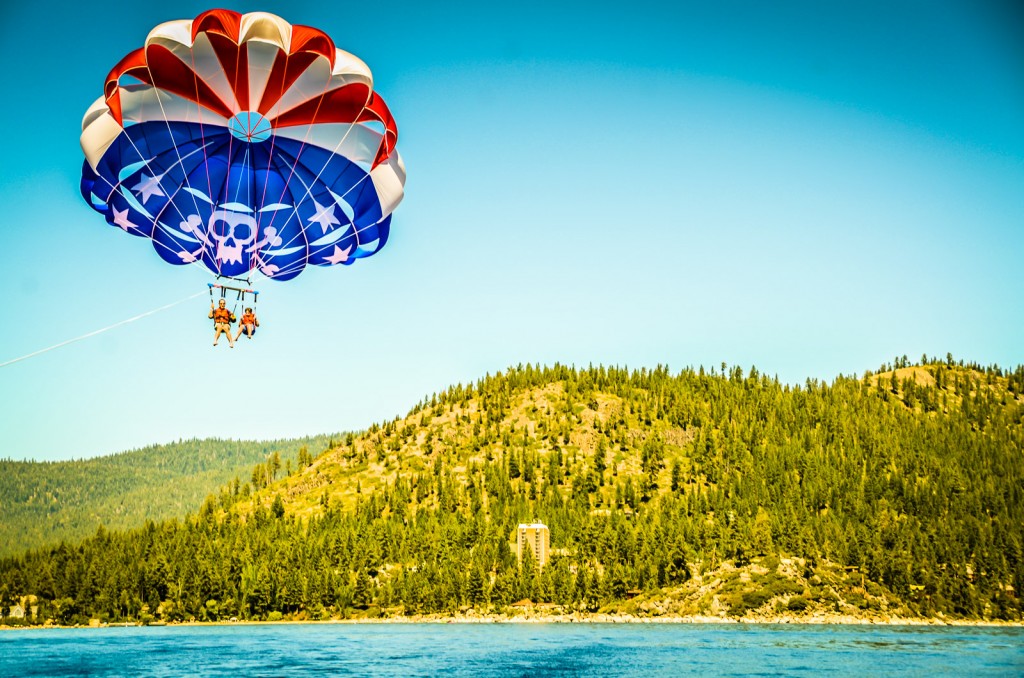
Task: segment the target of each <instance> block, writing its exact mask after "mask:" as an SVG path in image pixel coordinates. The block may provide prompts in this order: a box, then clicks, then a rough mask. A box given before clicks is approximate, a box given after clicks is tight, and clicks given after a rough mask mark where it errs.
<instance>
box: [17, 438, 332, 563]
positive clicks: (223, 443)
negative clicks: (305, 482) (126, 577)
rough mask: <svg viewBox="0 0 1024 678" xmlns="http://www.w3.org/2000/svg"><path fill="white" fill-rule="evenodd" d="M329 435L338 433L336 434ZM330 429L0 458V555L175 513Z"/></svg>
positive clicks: (318, 442)
mask: <svg viewBox="0 0 1024 678" xmlns="http://www.w3.org/2000/svg"><path fill="white" fill-rule="evenodd" d="M336 437H340V436H337V435H336ZM329 442H330V436H326V435H322V436H313V437H308V438H299V439H295V440H274V441H243V440H222V439H218V438H208V439H204V440H197V439H193V440H182V441H179V442H176V443H169V444H166V445H152V446H149V447H145V448H142V449H138V450H131V451H127V452H120V453H118V454H112V455H109V456H102V457H95V458H92V459H82V460H76V461H54V462H37V461H12V460H10V459H5V460H0V556H3V555H10V554H13V553H18V552H21V551H24V550H26V549H28V548H37V547H39V546H43V545H46V544H56V543H58V542H60V541H71V540H77V539H81V538H82V537H86V536H88V535H90V534H93V533H94V532H96V529H97V527H99V526H100V525H103V526H104V527H105V528H107V529H125V528H130V527H137V526H139V525H141V524H142V523H143V522H145V521H146V520H165V519H168V518H174V517H182V516H184V515H185V514H186V513H187V512H189V511H193V512H194V511H197V510H199V507H200V505H201V504H202V502H203V499H204V498H205V497H206V496H207V495H208V494H210V493H211V492H215V491H216V490H217V489H218V488H220V487H222V486H223V485H226V484H227V483H230V482H232V481H233V480H234V479H235V478H236V477H237V478H239V479H240V480H241V481H248V480H249V472H250V470H251V469H252V466H253V464H256V463H258V462H262V461H265V460H266V459H267V457H268V456H270V455H271V454H273V453H274V452H278V454H279V456H280V457H281V459H282V462H281V463H282V464H285V463H287V462H288V461H292V462H293V461H294V459H295V458H296V457H297V455H298V451H299V449H300V448H302V447H307V448H312V449H320V448H323V447H326V446H327V445H328V444H329Z"/></svg>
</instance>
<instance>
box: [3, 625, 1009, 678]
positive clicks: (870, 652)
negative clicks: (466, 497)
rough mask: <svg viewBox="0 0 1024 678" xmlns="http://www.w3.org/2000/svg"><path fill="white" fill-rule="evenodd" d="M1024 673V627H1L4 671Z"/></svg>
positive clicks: (56, 673)
mask: <svg viewBox="0 0 1024 678" xmlns="http://www.w3.org/2000/svg"><path fill="white" fill-rule="evenodd" d="M440 673H444V674H448V675H455V676H458V675H464V676H534V675H542V674H543V675H549V674H555V675H562V676H584V675H595V676H597V675H599V676H627V675H628V676H647V675H680V674H698V675H702V676H758V675H761V676H775V675H798V674H802V675H820V674H828V675H837V676H905V675H913V676H935V675H956V676H1021V675H1024V629H1022V628H996V627H964V626H957V627H933V626H928V627H921V626H897V627H892V626H813V625H812V626H792V625H780V626H774V625H745V624H723V625H717V624H693V625H691V624H682V625H680V624H629V625H616V624H372V625H371V624H358V625H357V624H316V625H309V624H307V625H291V624H272V625H254V626H250V625H239V626H204V627H197V626H179V627H159V628H154V627H150V628H141V627H136V628H103V629H36V630H13V631H3V632H0V676H233V677H235V678H238V677H241V676H292V675H309V674H325V675H348V674H357V675H371V676H372V675H402V676H428V675H431V676H432V675H438V674H440Z"/></svg>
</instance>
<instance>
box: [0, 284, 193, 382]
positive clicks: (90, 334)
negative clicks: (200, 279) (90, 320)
mask: <svg viewBox="0 0 1024 678" xmlns="http://www.w3.org/2000/svg"><path fill="white" fill-rule="evenodd" d="M201 294H202V292H196V293H195V294H190V295H189V296H187V297H185V298H184V299H178V300H177V301H172V302H171V303H169V304H164V305H163V306H158V307H157V308H154V309H152V310H150V311H146V312H145V313H140V314H138V315H135V316H132V317H131V318H126V319H125V320H122V321H120V322H116V323H114V324H113V325H107V326H106V327H101V328H100V329H98V330H93V331H92V332H87V333H86V334H83V335H82V336H80V337H75V338H74V339H68V340H67V341H62V342H60V343H59V344H54V345H53V346H47V347H46V348H42V349H39V350H38V351H33V352H32V353H28V354H26V355H23V356H21V357H20V358H14V359H12V360H8V361H7V362H3V363H0V367H7V366H8V365H13V364H14V363H17V362H21V361H22V360H28V359H29V358H34V357H36V356H37V355H41V354H43V353H47V352H49V351H52V350H54V349H58V348H61V347H62V346H67V345H68V344H73V343H75V342H76V341H81V340H83V339H88V338H89V337H95V336H96V335H97V334H103V333H104V332H107V331H109V330H112V329H114V328H115V327H120V326H121V325H127V324H128V323H133V322H135V321H136V320H141V319H142V318H145V317H147V316H151V315H153V314H154V313H159V312H160V311H166V310H167V309H169V308H171V307H173V306H177V305H178V304H183V303H185V302H186V301H190V300H192V299H195V298H196V297H198V296H199V295H201Z"/></svg>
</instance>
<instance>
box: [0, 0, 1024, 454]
mask: <svg viewBox="0 0 1024 678" xmlns="http://www.w3.org/2000/svg"><path fill="white" fill-rule="evenodd" d="M672 4H673V3H664V2H633V3H614V4H603V3H600V2H597V3H595V2H587V3H582V2H580V3H557V4H556V5H555V6H554V7H551V6H549V5H548V3H541V2H537V3H526V4H522V3H516V4H515V6H514V8H513V6H507V7H501V6H489V5H488V4H487V3H477V2H467V3H445V4H440V3H439V4H437V5H431V4H429V3H419V2H416V3H402V2H395V3H389V4H387V5H382V4H380V3H321V2H303V1H302V0H292V1H290V2H265V3H260V4H255V3H225V4H224V5H223V6H225V7H228V8H231V9H235V10H239V11H255V10H265V11H270V12H273V13H276V14H278V15H280V16H282V17H283V18H285V19H286V20H288V21H290V22H292V23H304V24H308V25H312V26H316V27H318V28H321V29H323V30H325V31H326V32H327V33H329V34H330V35H331V36H332V37H333V38H334V40H335V42H336V43H337V44H338V46H339V47H341V48H343V49H347V50H349V51H351V52H353V53H355V54H357V55H358V56H360V57H361V58H362V59H364V60H365V61H366V62H367V64H368V65H369V66H370V68H371V69H372V70H373V73H374V77H375V83H376V88H377V90H378V91H379V92H380V93H381V94H382V95H383V96H384V98H385V100H386V101H387V102H388V104H389V106H390V107H391V109H392V112H393V113H394V115H395V117H396V119H397V122H398V128H399V149H400V151H401V153H402V156H403V158H404V160H405V163H406V167H407V170H408V181H407V183H406V197H405V201H404V202H403V203H402V205H401V206H400V207H399V208H398V210H397V211H396V212H395V216H394V221H393V229H392V238H391V240H390V242H389V243H388V245H387V247H386V248H385V250H384V251H383V252H381V253H380V254H379V255H377V256H374V257H372V258H370V259H367V260H364V261H360V262H357V264H356V265H354V266H351V267H345V268H342V269H316V270H309V271H307V272H305V273H304V274H303V275H301V276H300V277H299V278H297V279H296V280H294V281H291V282H288V283H274V282H265V283H263V285H262V286H261V292H262V294H261V301H260V304H259V306H258V311H259V315H260V316H261V319H262V321H263V328H262V330H261V333H260V335H259V336H258V338H257V339H256V340H253V341H252V342H246V343H245V344H243V345H241V346H239V347H238V348H236V349H234V350H233V351H229V350H228V349H227V348H226V347H224V346H221V347H218V348H217V349H214V348H213V347H211V346H210V340H211V335H212V331H211V329H210V326H209V321H207V320H206V317H205V315H206V310H207V303H208V299H206V298H203V297H198V298H196V299H194V300H191V301H189V302H186V303H182V304H180V305H178V306H175V307H173V308H171V309H168V310H166V311H163V312H161V313H158V314H155V315H152V316H149V317H147V318H144V319H142V320H139V321H137V322H134V323H131V324H128V325H124V326H121V327H118V328H116V329H114V330H111V331H109V332H106V333H103V334H101V335H98V336H95V337H92V338H90V339H86V340H84V341H81V342H78V343H75V344H72V345H69V346H66V347H64V348H61V349H58V350H55V351H52V352H49V353H46V354H43V355H40V356H38V357H35V358H32V359H29V360H25V361H22V362H19V363H16V364H14V365H10V366H7V367H4V368H0V403H2V405H3V406H2V408H0V456H3V457H11V458H15V459H21V458H32V459H63V458H81V457H89V456H95V455H99V454H107V453H113V452H117V451H120V450H124V449H130V448H133V447H138V446H143V445H146V444H150V443H158V442H167V441H171V440H176V439H178V438H191V437H205V436H213V435H216V436H225V437H236V438H239V437H242V438H274V437H286V436H287V437H290V436H299V435H304V434H312V433H321V432H333V431H342V430H348V429H361V428H363V427H366V426H368V425H370V424H371V423H373V422H375V421H381V420H384V419H390V418H392V417H394V416H396V415H399V414H404V413H405V412H406V411H407V410H408V409H409V407H411V406H412V405H413V404H414V403H415V402H416V401H417V400H419V399H420V398H421V397H423V396H424V395H429V394H430V393H432V392H435V391H439V390H442V389H443V388H445V387H446V386H447V385H449V384H452V383H456V382H460V381H467V380H475V379H477V378H479V377H480V376H482V375H483V374H484V373H486V372H492V373H493V372H495V371H497V370H501V369H503V368H505V367H507V366H509V365H515V364H517V363H521V362H534V363H537V362H539V363H543V364H550V363H553V362H555V361H561V362H563V363H574V364H577V365H584V366H585V365H587V364H588V363H594V364H597V363H604V364H619V365H629V366H633V367H640V366H654V365H656V364H659V363H662V364H668V365H669V366H670V368H671V369H673V370H677V369H681V368H683V367H685V366H687V365H699V364H703V365H706V366H711V365H716V366H717V365H719V364H720V363H722V362H726V363H728V364H730V365H733V364H739V365H742V366H744V367H745V368H748V367H749V366H750V365H756V366H757V367H758V368H759V369H760V370H762V371H764V372H767V373H768V374H776V375H778V376H779V377H780V378H781V379H783V380H786V381H789V382H794V383H799V382H803V381H804V379H806V378H808V377H815V378H824V379H831V378H833V377H835V376H836V375H837V374H840V373H842V374H854V373H855V374H860V373H862V372H863V371H864V370H865V369H869V368H874V367H877V366H878V365H879V364H880V363H882V362H884V361H887V360H891V359H892V358H893V357H894V356H896V355H902V354H907V355H909V356H911V357H914V358H916V357H918V356H920V355H921V354H922V353H928V354H930V355H931V354H938V355H945V353H946V352H947V351H951V352H953V353H954V355H956V356H958V357H963V358H965V359H968V360H974V361H978V362H981V363H993V362H997V363H999V364H1001V365H1004V366H1007V365H1016V364H1019V363H1021V362H1024V312H1022V311H1024V308H1022V302H1021V300H1022V299H1024V275H1022V274H1021V270H1024V266H1022V254H1024V190H1022V189H1024V42H1022V41H1021V40H1020V35H1019V27H1020V26H1021V25H1024V12H1022V11H1021V10H1020V9H1019V6H1017V7H1015V3H1012V2H910V1H904V2H871V1H869V2H857V3H847V5H848V6H843V5H842V4H841V3H820V2H779V3H755V2H750V3H745V2H714V3H712V2H708V3H689V2H681V3H675V4H677V5H678V6H675V7H672ZM207 8H208V6H207V5H202V4H197V3H191V2H178V3H175V2H168V3H153V4H147V3H49V4H45V5H43V4H29V3H24V4H20V5H19V6H17V7H5V8H4V21H3V23H2V25H0V59H2V60H3V63H5V64H8V65H9V66H8V71H7V90H8V92H9V93H11V94H12V96H13V97H14V99H13V100H14V101H15V103H11V101H12V100H11V99H8V103H7V105H5V106H4V107H3V108H2V109H0V126H2V129H4V130H5V131H6V133H7V136H6V139H5V155H6V162H5V165H4V169H3V171H2V172H0V200H2V203H3V205H4V206H5V209H4V211H3V212H2V213H0V234H2V237H3V238H4V240H5V242H6V246H5V247H4V248H3V249H2V250H0V314H2V317H3V319H4V322H3V325H4V328H5V329H6V331H5V332H3V333H2V334H0V362H4V361H6V360H9V359H12V358H15V357H18V356H21V355H24V354H27V353H30V352H33V351H36V350H38V349H41V348H44V347H46V346H50V345H53V344H56V343H58V342H61V341H64V340H66V339H69V338H72V337H76V336H79V335H82V334H84V333H86V332H89V331H91V330H95V329H97V328H101V327H106V326H108V325H111V324H113V323H116V322H118V321H120V320H123V319H125V318H129V317H132V316H134V315H136V314H139V313H143V312H145V311H148V310H150V309H153V308H156V307H159V306H162V305H164V304H168V303H170V302H174V301H177V300H180V299H184V298H185V297H188V296H189V295H192V294H195V293H196V292H202V291H203V290H204V289H205V287H206V283H207V281H208V278H207V277H205V276H204V275H202V273H201V272H200V271H198V270H195V269H194V268H192V267H174V266H169V265H167V264H164V263H163V262H162V261H161V260H160V259H159V258H158V257H157V255H156V254H155V253H154V251H153V250H152V248H151V247H150V246H149V245H148V244H146V243H145V242H144V241H143V240H141V239H137V238H131V237H127V236H125V234H123V233H120V232H119V231H118V230H117V229H113V228H111V227H109V226H107V225H106V224H105V223H104V222H103V219H102V218H101V217H100V216H99V215H97V214H96V213H95V212H93V211H92V210H91V209H89V207H87V206H86V205H85V203H84V202H83V201H82V199H81V197H80V196H79V193H78V182H79V177H80V171H81V162H82V157H81V150H80V148H79V145H78V135H79V133H80V122H81V117H82V114H83V113H84V112H85V110H86V108H87V107H88V106H89V105H90V104H91V103H92V101H93V100H94V99H95V98H96V97H97V96H99V95H100V94H101V90H102V85H103V79H104V77H105V75H106V73H107V71H108V70H109V69H110V68H111V67H112V66H113V65H114V64H115V63H116V62H117V61H118V60H119V59H120V58H121V57H122V56H123V55H124V54H126V53H127V52H129V51H131V50H132V49H134V48H136V47H138V46H140V45H141V44H142V41H143V40H144V38H145V35H146V33H147V32H148V31H149V29H150V28H152V27H153V26H154V25H156V24H157V23H160V22H162V21H166V20H170V19H179V18H191V17H194V16H195V15H196V14H198V13H200V12H201V11H203V10H205V9H207ZM12 65H13V66H12ZM243 341H244V340H243Z"/></svg>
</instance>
